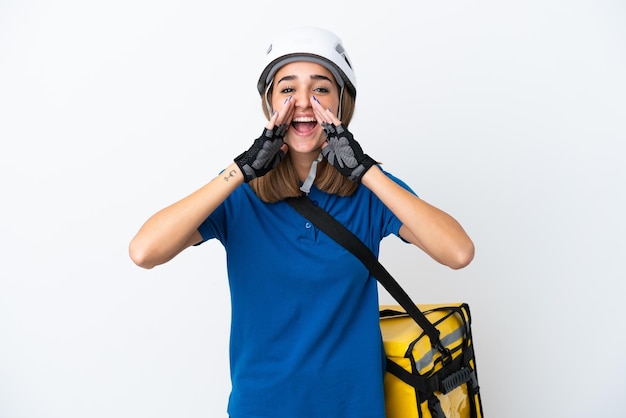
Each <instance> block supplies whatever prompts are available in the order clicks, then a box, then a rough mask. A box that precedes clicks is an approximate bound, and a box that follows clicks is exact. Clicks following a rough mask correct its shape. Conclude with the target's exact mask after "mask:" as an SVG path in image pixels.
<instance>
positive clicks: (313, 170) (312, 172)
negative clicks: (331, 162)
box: [300, 152, 322, 194]
mask: <svg viewBox="0 0 626 418" xmlns="http://www.w3.org/2000/svg"><path fill="white" fill-rule="evenodd" d="M320 161H322V153H321V152H320V155H318V156H317V158H316V159H315V160H313V163H311V169H310V170H309V175H308V176H306V179H305V180H304V183H302V186H300V190H302V191H303V192H304V193H306V194H309V192H310V191H311V186H312V185H313V182H314V181H315V176H316V175H317V163H319V162H320Z"/></svg>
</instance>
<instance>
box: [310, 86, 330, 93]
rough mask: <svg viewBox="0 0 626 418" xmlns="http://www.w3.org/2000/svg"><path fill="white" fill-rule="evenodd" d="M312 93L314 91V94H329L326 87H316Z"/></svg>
mask: <svg viewBox="0 0 626 418" xmlns="http://www.w3.org/2000/svg"><path fill="white" fill-rule="evenodd" d="M313 91H315V92H316V93H329V92H330V90H329V89H328V88H327V87H323V86H320V87H316V88H314V89H313Z"/></svg>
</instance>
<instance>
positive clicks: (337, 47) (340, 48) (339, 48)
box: [335, 43, 352, 68]
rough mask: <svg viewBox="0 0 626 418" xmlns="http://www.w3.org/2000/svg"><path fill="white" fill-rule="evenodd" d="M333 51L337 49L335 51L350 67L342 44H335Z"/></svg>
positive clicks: (350, 65)
mask: <svg viewBox="0 0 626 418" xmlns="http://www.w3.org/2000/svg"><path fill="white" fill-rule="evenodd" d="M335 51H337V53H338V54H339V55H341V57H342V58H343V59H344V60H345V61H346V64H348V67H350V68H352V64H350V61H348V57H347V56H346V50H345V49H344V48H343V45H341V44H340V43H339V44H337V45H335Z"/></svg>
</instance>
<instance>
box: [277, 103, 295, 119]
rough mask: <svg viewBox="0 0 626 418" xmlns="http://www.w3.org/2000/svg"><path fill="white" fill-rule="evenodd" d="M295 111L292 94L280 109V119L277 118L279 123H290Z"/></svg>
mask: <svg viewBox="0 0 626 418" xmlns="http://www.w3.org/2000/svg"><path fill="white" fill-rule="evenodd" d="M294 112H295V106H294V100H293V97H292V96H289V97H287V98H286V99H285V101H284V102H283V107H282V108H281V109H280V112H279V114H280V115H279V116H278V119H277V120H276V124H277V125H282V124H283V123H286V124H290V123H291V119H293V114H294Z"/></svg>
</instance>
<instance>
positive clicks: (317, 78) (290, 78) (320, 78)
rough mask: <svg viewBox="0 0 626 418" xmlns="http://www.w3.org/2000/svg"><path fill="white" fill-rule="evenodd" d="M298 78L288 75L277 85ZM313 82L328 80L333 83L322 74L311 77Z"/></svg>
mask: <svg viewBox="0 0 626 418" xmlns="http://www.w3.org/2000/svg"><path fill="white" fill-rule="evenodd" d="M297 78H298V77H296V76H295V75H286V76H284V77H283V78H281V79H280V80H278V82H277V83H276V84H279V83H281V82H283V81H291V80H296V79H297ZM311 80H326V81H329V82H331V83H332V80H331V79H330V78H328V77H326V76H325V75H321V74H313V75H312V76H311Z"/></svg>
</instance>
